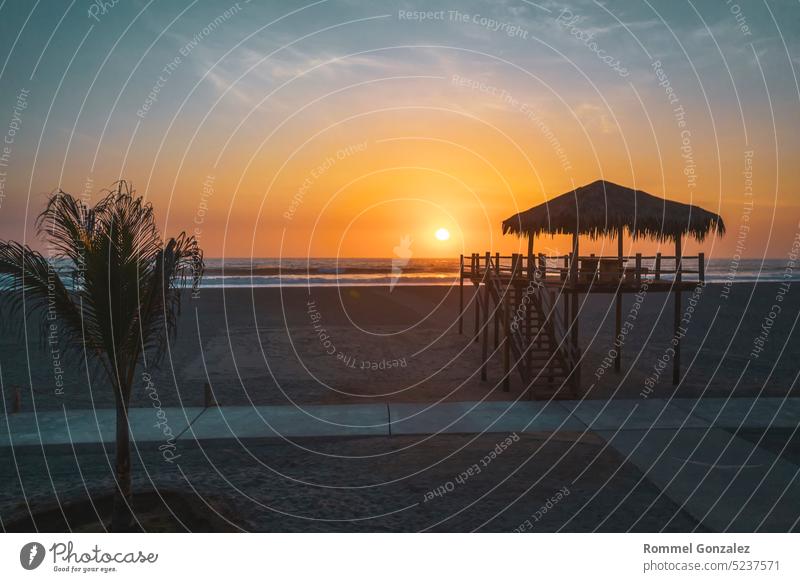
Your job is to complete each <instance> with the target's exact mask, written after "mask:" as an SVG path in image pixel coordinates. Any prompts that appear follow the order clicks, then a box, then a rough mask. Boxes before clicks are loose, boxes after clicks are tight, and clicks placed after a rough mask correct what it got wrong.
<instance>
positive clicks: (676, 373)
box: [672, 235, 682, 385]
mask: <svg viewBox="0 0 800 582" xmlns="http://www.w3.org/2000/svg"><path fill="white" fill-rule="evenodd" d="M681 263H682V260H681V237H680V235H678V236H677V237H676V238H675V321H674V328H675V332H674V335H673V336H672V337H673V338H675V357H674V358H673V359H672V383H673V384H675V385H677V384H678V382H680V380H681V339H680V337H679V336H678V329H679V328H680V325H681V287H680V285H681V269H682V265H681Z"/></svg>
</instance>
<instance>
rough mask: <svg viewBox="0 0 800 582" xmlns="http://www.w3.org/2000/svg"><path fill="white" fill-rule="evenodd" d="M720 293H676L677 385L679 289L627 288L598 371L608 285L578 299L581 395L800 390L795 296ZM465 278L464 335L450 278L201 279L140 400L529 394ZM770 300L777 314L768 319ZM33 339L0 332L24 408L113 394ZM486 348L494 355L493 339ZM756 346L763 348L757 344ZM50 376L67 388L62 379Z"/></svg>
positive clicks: (137, 393)
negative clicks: (477, 325)
mask: <svg viewBox="0 0 800 582" xmlns="http://www.w3.org/2000/svg"><path fill="white" fill-rule="evenodd" d="M724 289H725V287H724V286H722V285H718V284H709V285H707V286H706V287H705V288H702V290H700V291H699V292H698V293H697V294H696V295H695V296H694V298H693V297H692V294H691V293H684V296H683V306H684V310H685V314H686V315H687V316H688V325H687V326H686V335H685V337H684V338H683V344H682V345H683V358H682V362H683V371H682V374H683V379H682V382H681V384H680V386H679V387H677V389H676V387H674V386H673V385H672V383H671V370H672V368H671V361H670V360H669V355H668V353H667V350H668V348H669V345H670V339H671V337H672V316H673V307H672V301H673V296H672V294H665V293H650V294H647V295H644V296H640V297H638V298H637V296H636V295H634V294H630V295H625V296H624V304H623V321H629V322H630V326H629V333H628V334H627V337H626V340H625V343H624V345H623V346H622V352H623V367H622V371H621V373H615V372H614V371H613V368H612V369H609V368H608V367H607V364H608V359H607V358H608V355H609V350H611V349H612V348H613V343H614V321H613V318H614V307H613V296H612V295H606V294H592V295H590V296H586V295H583V296H582V297H581V301H582V303H581V314H580V342H581V348H582V350H583V363H582V390H581V396H582V397H586V398H623V397H624V398H646V397H660V398H669V397H671V396H679V397H686V398H690V397H700V396H705V397H727V396H730V395H732V396H756V395H761V396H784V395H787V394H796V393H797V388H796V385H795V382H794V380H795V378H796V375H797V372H798V370H800V342H796V341H791V339H792V338H793V337H794V336H795V335H796V333H797V332H796V331H795V325H796V320H797V317H798V313H800V296H798V295H796V294H793V293H791V292H790V293H788V294H786V295H784V296H783V299H782V300H781V301H778V300H776V297H777V296H778V292H779V290H780V284H778V283H759V284H735V285H733V286H731V287H730V292H729V293H728V292H726V291H724ZM464 290H465V293H464V294H465V302H466V303H467V310H466V313H465V316H464V333H463V334H462V335H459V333H458V317H457V316H458V287H457V286H454V287H445V286H427V287H425V286H399V287H396V288H395V289H394V290H392V291H389V289H388V287H342V288H337V287H315V288H310V290H309V289H307V288H302V287H286V288H252V289H248V288H228V289H211V288H209V289H202V290H201V291H200V292H199V294H198V295H197V296H195V297H192V296H190V295H189V294H188V293H186V295H185V297H184V299H183V307H182V313H181V315H180V322H179V326H178V334H177V336H176V338H174V340H173V341H172V342H171V343H170V348H169V350H168V352H167V353H166V354H165V357H164V359H163V361H162V362H161V364H160V366H158V367H155V366H152V365H148V366H147V367H146V368H144V369H143V370H142V371H141V372H140V378H139V379H140V382H139V388H138V389H134V393H133V405H134V406H148V405H149V400H148V395H149V394H151V393H152V392H153V390H155V391H156V392H157V394H158V397H159V399H160V401H161V402H162V403H163V405H165V406H180V405H183V406H202V405H203V404H204V385H205V383H207V382H208V383H209V385H210V386H211V388H212V391H213V394H214V396H215V398H216V400H217V402H218V403H219V404H220V405H248V404H255V405H262V404H293V403H294V404H298V405H302V404H335V403H375V402H435V401H440V400H441V401H477V400H484V399H490V400H512V399H520V398H526V397H527V396H526V395H525V394H524V393H523V391H522V386H521V384H520V379H519V375H518V374H516V373H513V374H512V376H511V389H510V391H509V392H503V391H502V388H501V386H500V379H501V378H502V374H503V371H502V356H501V353H500V352H497V353H495V354H494V355H493V357H492V358H491V361H490V364H489V370H488V381H487V382H481V381H480V377H479V368H480V364H481V349H480V345H479V344H478V343H474V342H473V341H472V334H473V331H474V313H473V301H472V299H473V291H472V287H471V286H466V285H465V288H464ZM690 300H691V301H690ZM776 304H777V305H779V306H780V313H778V314H777V316H770V313H771V312H773V313H774V309H773V306H774V305H776ZM690 306H691V308H690ZM689 309H691V311H688V310H689ZM765 321H766V322H767V324H768V325H769V326H768V327H767V328H766V329H767V330H768V332H767V333H766V334H765V333H764V329H765ZM20 329H21V330H22V329H24V328H22V326H20ZM759 338H761V340H759ZM41 340H42V338H40V337H39V336H38V335H37V329H36V326H34V325H31V324H29V325H28V326H27V337H26V336H25V335H24V334H23V333H22V332H20V335H19V337H14V336H5V337H4V338H3V340H2V344H0V365H2V374H3V389H4V397H5V402H6V406H11V403H12V398H13V392H14V390H15V388H16V387H17V386H19V387H20V393H21V410H22V411H30V410H33V409H34V406H35V407H36V409H38V410H46V409H52V408H56V407H58V408H60V407H61V405H62V404H63V405H66V406H67V407H68V408H92V407H98V408H106V407H111V406H113V400H112V396H111V393H110V391H109V390H108V389H107V387H106V386H105V384H104V383H103V382H102V381H101V380H97V379H91V380H89V379H87V371H86V368H85V364H84V362H82V361H79V360H75V359H68V358H66V357H60V359H56V358H59V356H58V354H55V355H54V354H52V353H50V352H49V350H48V348H47V344H46V342H42V341H41ZM489 345H490V353H491V352H493V342H492V341H490V344H489ZM756 345H758V346H759V348H760V351H758V352H757V353H754V346H756ZM665 354H667V355H665ZM604 361H605V365H604ZM660 362H661V363H660ZM59 368H60V369H59ZM61 372H63V374H62V373H61ZM60 376H63V377H60ZM29 378H30V382H29ZM59 380H63V386H58V385H57V383H58V381H59ZM29 383H32V384H33V388H34V390H33V392H31V391H30V390H29V389H28V385H29Z"/></svg>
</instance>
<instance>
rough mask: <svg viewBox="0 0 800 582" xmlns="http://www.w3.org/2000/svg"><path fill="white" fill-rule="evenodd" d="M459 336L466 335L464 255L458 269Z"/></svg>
mask: <svg viewBox="0 0 800 582" xmlns="http://www.w3.org/2000/svg"><path fill="white" fill-rule="evenodd" d="M458 273H459V276H458V334H459V335H461V334H463V333H464V255H461V259H460V260H459V268H458Z"/></svg>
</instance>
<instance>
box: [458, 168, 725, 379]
mask: <svg viewBox="0 0 800 582" xmlns="http://www.w3.org/2000/svg"><path fill="white" fill-rule="evenodd" d="M502 226H503V234H513V235H517V236H519V237H527V238H528V256H527V265H525V263H524V262H523V261H522V259H523V255H520V254H514V255H512V256H511V257H501V256H500V254H499V253H495V255H494V256H491V253H488V252H487V253H485V255H483V256H482V255H481V254H479V253H473V255H472V256H471V257H470V261H469V266H466V264H465V262H464V256H463V255H462V257H461V284H460V285H461V291H460V297H461V300H460V304H459V310H460V311H459V313H460V315H459V331H461V330H462V327H463V326H462V318H463V312H464V301H463V281H464V279H465V278H467V279H469V280H470V281H471V282H472V283H473V285H474V287H475V292H476V296H477V293H478V291H479V289H480V288H481V287H483V288H484V289H485V293H484V298H483V301H484V303H483V305H481V304H480V303H476V308H475V340H476V341H477V340H478V331H479V329H482V330H483V333H484V336H483V351H484V361H485V360H486V350H487V345H486V342H487V337H488V336H487V333H488V332H487V331H486V326H483V327H481V325H480V320H481V317H480V313H481V311H483V313H484V314H485V318H486V321H487V322H488V319H489V318H491V317H493V318H494V324H495V345H497V339H498V320H497V316H496V313H497V312H498V310H499V311H500V312H501V313H503V314H505V315H503V316H502V317H504V318H506V319H505V321H504V322H503V326H504V329H505V330H506V331H505V332H504V333H505V334H506V337H507V338H510V339H511V340H514V341H516V342H518V345H515V344H513V342H512V341H506V343H505V347H504V349H505V352H504V354H505V355H504V364H505V370H506V372H508V370H509V369H510V368H511V364H510V355H509V350H511V351H513V352H514V353H515V354H516V356H515V358H516V359H517V360H518V361H519V360H520V358H521V359H522V360H526V358H527V359H528V366H529V364H530V359H531V358H534V359H535V358H537V357H540V355H541V354H538V353H537V352H536V350H537V349H541V348H536V347H535V346H533V345H532V344H531V342H533V341H535V340H537V338H539V337H540V336H541V333H540V332H536V333H534V332H532V331H531V329H532V327H531V326H532V325H533V326H534V327H535V325H534V323H532V322H531V321H527V320H526V321H525V329H526V330H527V331H526V334H527V335H526V336H524V337H521V338H518V337H516V336H515V335H514V334H513V333H511V332H510V331H509V326H510V323H509V321H508V313H509V312H510V311H511V312H513V311H514V309H516V308H517V303H519V301H528V302H529V303H531V305H535V306H536V309H538V311H539V313H538V317H539V320H540V321H545V327H544V328H540V329H544V332H545V333H546V334H549V336H548V338H549V339H548V341H550V342H551V343H554V344H557V345H558V346H559V353H558V357H559V359H560V365H561V366H562V367H565V368H568V369H569V373H568V378H567V379H569V380H570V381H571V382H572V383H573V385H574V386H580V362H581V360H582V357H580V347H579V345H578V323H579V322H578V304H579V294H580V293H614V294H615V295H616V332H617V335H616V337H620V329H621V319H622V302H621V296H622V294H623V293H632V292H638V291H639V290H640V289H642V288H644V285H645V284H646V285H647V289H648V290H649V291H650V292H653V291H662V292H672V293H674V294H675V316H674V328H675V332H674V333H675V335H674V337H673V344H672V345H673V349H674V355H673V383H676V384H677V383H678V382H679V381H680V339H681V337H682V334H679V333H678V330H679V325H680V320H681V317H682V309H681V292H682V291H684V290H688V289H690V288H693V287H695V286H696V285H703V284H704V283H705V254H704V253H702V252H701V253H698V254H697V255H696V256H692V257H687V256H685V255H684V254H683V252H682V249H681V242H682V239H683V237H684V236H691V237H693V238H695V239H697V240H698V241H702V240H704V239H705V238H706V237H707V236H708V235H709V234H711V233H716V234H720V235H721V234H724V232H725V223H724V222H723V220H722V217H720V216H719V215H718V214H715V213H713V212H709V211H708V210H704V209H703V208H700V207H698V206H694V205H691V204H683V203H680V202H675V201H674V200H666V199H664V198H659V197H657V196H653V195H652V194H648V193H647V192H643V191H641V190H635V189H632V188H626V187H625V186H620V185H618V184H614V183H612V182H607V181H605V180H597V181H596V182H592V183H591V184H587V185H586V186H581V187H580V188H576V189H575V190H572V191H569V192H566V193H564V194H562V195H560V196H557V197H556V198H553V199H551V200H548V201H547V202H544V203H542V204H539V205H538V206H534V207H533V208H531V209H529V210H525V211H524V212H520V213H518V214H515V215H513V216H511V217H509V218H507V219H506V220H504V221H503V225H502ZM626 230H627V232H628V235H629V236H631V237H632V238H633V239H634V240H636V239H639V238H648V239H654V240H658V241H661V242H668V241H669V242H674V244H675V254H674V256H668V255H664V254H662V253H661V252H658V253H656V254H655V256H652V257H644V256H642V254H641V253H635V255H632V256H630V257H625V256H624V255H623V244H622V243H623V240H622V239H623V235H624V233H625V231H626ZM556 234H571V235H572V249H571V252H570V253H568V254H565V255H561V256H556V257H553V256H550V257H547V256H545V255H541V254H540V255H539V257H538V260H537V257H536V256H535V255H534V253H533V246H534V239H535V237H536V236H537V235H556ZM581 235H584V236H588V237H590V238H593V239H596V238H599V237H604V236H610V237H616V238H617V251H618V252H617V254H616V255H612V256H595V255H589V256H581V255H580V253H579V251H578V239H579V237H580V236H581ZM504 259H511V262H510V264H507V265H504V264H503V260H504ZM553 261H555V262H556V265H555V266H553ZM644 261H652V263H650V264H649V265H646V264H645V263H644ZM693 261H694V262H696V263H695V264H696V265H697V267H696V269H692V268H687V264H688V265H689V267H691V266H692V265H691V263H692V262H693ZM537 263H538V264H537ZM665 265H666V266H665ZM532 282H535V283H536V284H535V285H534V286H533V287H531V283H532ZM531 288H533V289H536V292H535V293H533V294H532V295H530V294H529V292H528V291H523V290H526V289H528V290H529V289H531ZM556 291H557V292H558V295H559V297H560V300H561V301H562V303H563V307H564V316H563V318H562V317H561V315H560V314H558V312H557V310H555V309H554V307H555V303H554V301H555V299H548V297H550V293H555V292H556ZM528 295H530V296H528ZM520 298H522V299H520ZM490 301H494V303H495V308H494V310H492V309H491V308H490ZM530 311H531V310H530V309H528V310H527V312H526V313H528V314H526V315H525V317H526V318H533V317H532V316H530V315H529V313H530ZM533 319H535V318H533ZM547 321H550V324H547ZM536 325H539V324H536ZM548 325H549V326H550V327H548ZM511 331H514V330H511ZM567 335H571V338H570V339H571V341H567V337H566V336H567ZM545 343H546V342H545ZM509 344H511V345H512V347H511V348H509ZM567 344H569V345H568V346H567ZM565 346H567V347H566V349H565ZM616 352H617V355H616V358H615V366H614V367H615V368H616V369H617V370H619V369H620V362H621V353H622V346H621V344H620V345H619V348H618V349H617V350H616ZM531 354H535V355H533V356H532V355H531ZM545 355H547V354H545ZM548 361H551V360H548ZM513 367H515V368H518V369H520V370H522V371H523V372H524V370H525V367H526V366H525V365H519V362H517V364H514V366H513ZM522 375H523V377H524V376H525V374H524V373H523V374H522ZM485 376H486V373H485V365H484V367H483V368H482V371H481V377H482V378H483V379H485ZM505 378H506V380H504V387H505V388H506V389H507V388H508V382H507V378H508V376H507V375H506V377H505ZM523 379H524V380H525V378H523ZM549 381H550V379H549V377H548V382H549ZM565 381H566V380H565ZM532 382H534V383H535V381H532ZM534 383H531V384H530V386H534Z"/></svg>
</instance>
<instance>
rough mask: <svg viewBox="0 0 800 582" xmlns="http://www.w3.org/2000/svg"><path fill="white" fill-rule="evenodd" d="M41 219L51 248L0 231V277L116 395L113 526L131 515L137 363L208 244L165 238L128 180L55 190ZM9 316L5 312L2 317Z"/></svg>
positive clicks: (15, 306)
mask: <svg viewBox="0 0 800 582" xmlns="http://www.w3.org/2000/svg"><path fill="white" fill-rule="evenodd" d="M36 224H37V229H38V232H39V235H40V237H41V238H42V239H43V242H44V244H45V246H46V247H47V250H48V257H49V259H50V260H48V259H47V258H45V257H44V256H43V255H42V254H41V253H39V252H37V251H34V250H33V249H31V248H30V247H29V246H27V245H23V244H20V243H18V242H13V241H8V242H5V241H0V280H4V281H5V285H6V286H9V285H10V286H11V288H12V289H13V291H15V292H14V293H11V294H10V297H9V298H8V300H7V301H6V302H5V305H6V309H7V310H9V311H10V314H13V313H17V314H19V313H21V314H22V315H23V316H24V317H26V318H27V319H31V318H35V319H38V320H39V323H40V324H41V325H42V326H43V330H44V331H45V335H46V334H47V330H48V329H51V330H52V329H53V328H52V327H51V325H52V324H53V323H54V322H56V323H57V330H58V334H57V335H58V338H59V341H60V343H61V344H62V346H61V347H62V349H63V350H64V351H67V352H69V351H71V352H73V353H78V354H80V357H81V358H82V357H83V356H84V354H85V355H86V357H87V359H88V360H89V361H91V362H93V363H94V364H95V365H94V366H93V368H94V372H95V374H99V375H101V376H102V377H104V378H105V380H106V381H108V382H109V384H110V387H111V388H112V389H113V391H114V398H115V403H116V411H117V414H116V423H117V424H116V468H115V480H116V489H115V495H114V504H113V513H112V519H111V529H112V530H113V531H126V530H128V529H130V528H131V527H132V525H133V513H132V510H131V456H130V434H129V426H128V407H129V404H130V399H131V390H132V387H133V384H134V379H135V376H134V374H135V371H136V368H137V366H138V365H140V364H143V363H144V360H145V357H146V356H148V355H151V354H152V355H153V358H152V359H151V360H150V361H148V362H147V363H148V364H151V363H154V361H157V360H158V358H159V356H160V355H162V354H163V353H164V351H165V350H164V349H163V347H164V344H165V342H166V341H168V338H169V337H170V336H172V335H173V334H174V332H175V328H176V323H177V316H178V314H179V311H180V299H181V290H180V287H181V286H183V285H184V284H185V283H186V281H187V279H188V280H190V281H191V284H192V286H193V289H196V288H197V286H198V285H199V284H200V279H201V277H202V275H203V269H204V263H203V253H202V251H201V250H200V248H199V247H198V244H197V240H196V239H195V238H194V237H190V236H187V235H186V234H185V233H181V234H180V235H179V236H178V237H177V238H172V239H169V241H168V242H166V243H164V242H163V241H162V239H161V236H160V235H159V233H158V229H157V227H156V224H155V218H154V216H153V207H152V205H151V204H149V203H146V202H145V201H144V200H143V199H142V198H141V197H139V196H137V195H136V193H135V191H134V190H133V189H132V188H131V187H130V185H129V184H128V183H127V182H125V181H120V182H117V183H115V184H114V186H113V187H112V189H111V190H109V191H107V195H106V196H105V197H104V198H103V199H102V200H100V201H99V202H98V203H97V204H96V205H95V206H94V207H89V206H87V205H86V204H84V203H83V202H81V201H80V200H77V199H75V198H74V197H73V196H71V195H69V194H67V193H66V192H63V191H61V190H59V191H57V192H55V193H53V194H52V195H50V197H49V199H48V202H47V207H46V208H45V210H44V211H43V212H42V213H41V214H40V215H39V218H38V220H37V223H36ZM5 319H6V320H7V319H8V318H5Z"/></svg>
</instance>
